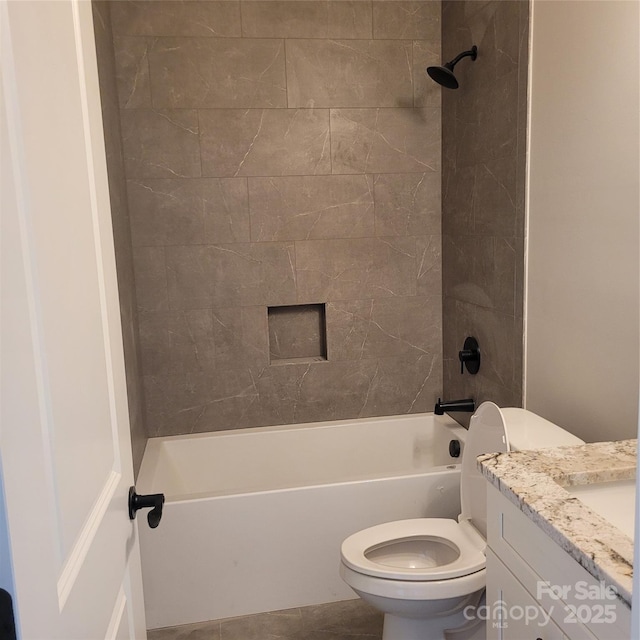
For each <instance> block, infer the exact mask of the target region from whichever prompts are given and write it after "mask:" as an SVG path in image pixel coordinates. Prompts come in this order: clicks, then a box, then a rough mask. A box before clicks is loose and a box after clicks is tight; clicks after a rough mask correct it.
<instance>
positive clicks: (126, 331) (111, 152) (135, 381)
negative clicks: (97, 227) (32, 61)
mask: <svg viewBox="0 0 640 640" xmlns="http://www.w3.org/2000/svg"><path fill="white" fill-rule="evenodd" d="M92 7H93V22H94V32H95V40H96V52H97V56H98V74H99V82H100V98H101V101H102V119H103V121H104V133H105V149H106V153H107V170H108V174H109V196H110V198H111V215H112V220H113V235H114V243H115V246H116V270H117V276H118V292H119V296H120V317H121V320H122V338H123V346H124V359H125V367H126V375H127V396H128V400H129V420H130V428H131V446H132V453H133V467H134V472H135V474H136V475H137V473H138V470H139V468H140V463H141V462H142V454H143V453H144V448H145V446H146V444H147V432H146V427H145V416H144V411H145V407H144V399H143V398H144V392H143V387H142V376H141V365H140V353H139V339H138V311H137V303H136V288H135V281H134V273H133V251H132V246H131V231H130V225H129V210H128V204H127V190H126V180H125V175H124V162H123V157H122V142H121V137H120V114H119V102H118V93H117V87H116V71H115V58H114V50H113V35H112V32H111V11H110V3H108V2H102V1H99V2H96V1H95V0H94V2H93V4H92Z"/></svg>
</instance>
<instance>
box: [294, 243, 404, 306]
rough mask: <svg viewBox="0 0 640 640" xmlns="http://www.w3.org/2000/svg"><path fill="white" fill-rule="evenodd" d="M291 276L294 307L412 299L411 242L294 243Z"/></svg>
mask: <svg viewBox="0 0 640 640" xmlns="http://www.w3.org/2000/svg"><path fill="white" fill-rule="evenodd" d="M296 274H297V283H298V301H299V302H306V301H310V302H313V301H319V300H326V301H331V300H358V299H362V298H385V297H394V296H411V295H415V292H416V277H415V274H416V243H415V239H414V238H353V239H349V240H309V241H300V242H296Z"/></svg>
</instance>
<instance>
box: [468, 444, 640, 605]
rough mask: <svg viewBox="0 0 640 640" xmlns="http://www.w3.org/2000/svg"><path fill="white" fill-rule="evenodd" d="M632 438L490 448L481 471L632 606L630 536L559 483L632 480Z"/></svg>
mask: <svg viewBox="0 0 640 640" xmlns="http://www.w3.org/2000/svg"><path fill="white" fill-rule="evenodd" d="M636 450H637V440H621V441H618V442H594V443H590V444H585V445H580V446H571V447H556V448H553V449H540V450H537V451H533V450H531V451H514V452H511V453H492V454H486V455H483V456H479V457H478V465H479V467H480V469H481V471H482V473H483V475H484V476H485V477H486V478H487V479H488V480H489V482H490V483H491V484H493V485H494V486H495V487H496V488H497V489H498V490H499V491H500V492H501V493H502V494H503V495H504V496H506V497H507V498H508V499H509V500H510V501H511V502H513V503H514V504H515V505H516V506H517V507H518V508H519V509H520V510H521V511H522V512H523V513H524V514H525V515H527V516H528V517H529V518H530V519H531V520H532V521H533V522H535V523H536V524H537V525H538V526H539V527H540V528H541V529H542V530H543V531H544V532H545V533H546V534H547V535H548V536H549V537H550V538H551V539H552V540H553V541H554V542H556V543H557V544H558V545H560V547H562V549H564V550H565V551H566V552H567V553H568V554H569V555H570V556H571V557H573V558H574V559H575V560H577V561H578V562H579V563H580V564H581V565H582V566H583V567H584V568H585V569H586V570H587V571H588V572H589V573H590V574H591V575H592V576H593V577H594V578H596V579H597V580H602V581H604V582H605V584H606V585H611V586H613V587H615V588H616V590H617V592H618V596H619V597H620V598H621V599H622V600H623V601H624V602H626V603H627V604H628V605H629V606H631V583H632V576H633V540H632V539H631V538H630V537H629V536H627V535H626V534H624V533H623V532H622V531H620V530H619V529H618V528H616V527H615V526H613V525H612V524H610V523H609V522H607V520H605V519H604V518H603V517H602V516H600V515H598V514H597V513H595V512H594V511H592V510H591V509H589V508H588V507H587V506H586V505H584V504H583V503H582V502H581V501H580V500H579V499H578V498H576V497H575V496H572V495H571V494H570V493H568V492H567V491H566V489H564V488H563V487H570V486H576V485H586V484H591V483H595V482H607V481H614V480H633V479H635V474H636Z"/></svg>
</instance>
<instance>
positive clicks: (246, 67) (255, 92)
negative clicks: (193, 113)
mask: <svg viewBox="0 0 640 640" xmlns="http://www.w3.org/2000/svg"><path fill="white" fill-rule="evenodd" d="M240 70H241V72H239V71H240ZM149 72H150V77H151V93H152V97H153V106H154V107H155V108H156V109H165V108H173V109H175V108H188V109H193V108H208V107H216V108H234V107H246V108H255V107H264V108H269V107H286V106H287V96H286V88H285V57H284V41H282V40H274V39H257V38H252V39H244V38H154V39H153V40H152V41H151V44H150V46H149Z"/></svg>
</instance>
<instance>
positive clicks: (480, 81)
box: [442, 0, 529, 422]
mask: <svg viewBox="0 0 640 640" xmlns="http://www.w3.org/2000/svg"><path fill="white" fill-rule="evenodd" d="M528 33H529V3H528V2H527V1H526V0H523V1H515V2H511V1H505V0H494V1H491V2H475V1H459V0H445V2H443V11H442V55H443V59H445V60H451V59H452V58H454V57H455V56H456V55H457V54H458V53H460V52H462V51H465V50H468V49H470V48H471V46H472V45H474V44H475V45H477V47H478V57H477V60H476V61H472V60H471V59H470V58H465V59H463V60H462V61H461V62H460V63H459V64H458V65H457V66H456V70H455V72H456V77H457V78H458V79H459V82H460V88H459V89H457V90H445V89H443V92H442V96H443V99H442V128H443V130H442V137H443V141H442V144H443V168H442V172H443V176H442V177H443V194H442V233H443V238H442V260H443V295H444V310H443V328H444V336H443V343H444V346H443V357H444V392H443V393H444V395H443V397H444V398H446V399H459V398H474V399H475V401H476V404H479V403H480V402H482V401H484V400H492V401H494V402H496V403H497V404H498V405H500V406H522V340H523V310H522V307H523V293H522V291H523V271H524V251H523V246H524V202H525V201H524V196H525V190H524V185H525V154H526V146H525V142H526V111H527V64H528ZM466 336H474V337H475V338H477V340H478V342H479V344H480V351H481V356H482V361H481V367H480V371H479V373H478V374H476V375H474V376H472V375H471V374H469V373H467V372H466V370H465V373H464V374H463V375H461V374H460V362H459V359H458V352H459V351H460V350H461V349H462V346H463V343H464V339H465V337H466ZM453 415H454V417H455V418H456V419H459V420H460V421H462V422H467V421H468V417H469V415H468V414H459V413H456V414H453Z"/></svg>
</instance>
